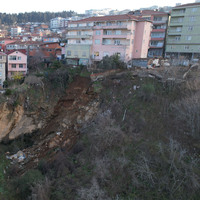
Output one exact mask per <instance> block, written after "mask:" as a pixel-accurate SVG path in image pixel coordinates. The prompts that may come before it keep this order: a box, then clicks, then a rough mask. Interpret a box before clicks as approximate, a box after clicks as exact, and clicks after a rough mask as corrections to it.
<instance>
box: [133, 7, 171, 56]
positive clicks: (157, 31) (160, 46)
mask: <svg viewBox="0 0 200 200" xmlns="http://www.w3.org/2000/svg"><path fill="white" fill-rule="evenodd" d="M133 14H134V15H136V16H141V17H142V18H143V19H148V20H151V21H152V22H153V29H152V32H151V41H150V44H149V46H150V47H149V50H148V57H160V56H164V54H165V41H166V33H167V26H168V18H169V13H166V12H159V11H157V10H141V11H140V10H137V11H134V12H133Z"/></svg>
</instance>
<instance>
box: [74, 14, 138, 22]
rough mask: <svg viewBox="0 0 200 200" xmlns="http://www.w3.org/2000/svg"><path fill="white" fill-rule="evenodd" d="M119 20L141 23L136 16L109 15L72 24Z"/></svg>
mask: <svg viewBox="0 0 200 200" xmlns="http://www.w3.org/2000/svg"><path fill="white" fill-rule="evenodd" d="M117 20H122V21H123V20H136V21H141V19H140V18H138V17H136V16H134V15H129V14H125V15H107V16H102V17H89V18H85V19H81V20H77V21H72V23H84V22H100V21H117Z"/></svg>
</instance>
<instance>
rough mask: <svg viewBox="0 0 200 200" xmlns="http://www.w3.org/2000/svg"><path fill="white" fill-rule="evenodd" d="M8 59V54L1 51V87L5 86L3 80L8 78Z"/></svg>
mask: <svg viewBox="0 0 200 200" xmlns="http://www.w3.org/2000/svg"><path fill="white" fill-rule="evenodd" d="M6 59H7V55H6V54H5V53H3V52H0V88H2V87H3V82H4V81H5V80H6Z"/></svg>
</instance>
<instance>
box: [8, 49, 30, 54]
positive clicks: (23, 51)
mask: <svg viewBox="0 0 200 200" xmlns="http://www.w3.org/2000/svg"><path fill="white" fill-rule="evenodd" d="M15 51H19V52H21V53H23V54H25V55H27V52H26V50H25V49H20V50H16V49H13V50H10V51H8V52H6V54H8V55H9V54H11V53H13V52H15Z"/></svg>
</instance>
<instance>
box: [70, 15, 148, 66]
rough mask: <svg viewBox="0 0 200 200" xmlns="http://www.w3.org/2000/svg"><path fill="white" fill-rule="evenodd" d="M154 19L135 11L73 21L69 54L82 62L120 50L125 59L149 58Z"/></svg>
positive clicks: (71, 23) (118, 52)
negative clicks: (146, 18) (151, 19)
mask: <svg viewBox="0 0 200 200" xmlns="http://www.w3.org/2000/svg"><path fill="white" fill-rule="evenodd" d="M151 29H152V23H151V22H150V21H149V20H145V19H140V18H138V17H135V16H133V15H128V14H126V15H113V16H103V17H90V18H86V19H82V20H79V21H74V22H70V23H69V25H68V33H67V35H66V39H67V40H68V43H67V45H66V58H67V59H76V60H78V61H79V64H85V65H86V64H89V63H90V62H91V61H100V60H102V58H103V57H104V56H106V55H108V56H111V55H113V54H118V55H119V56H120V57H121V59H123V60H124V61H125V62H128V61H129V60H131V59H133V58H146V57H147V52H148V48H149V40H150V33H151Z"/></svg>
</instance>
